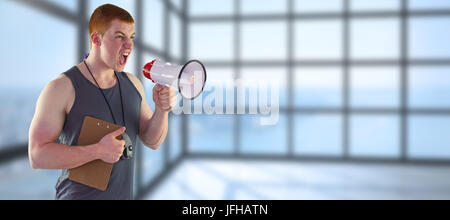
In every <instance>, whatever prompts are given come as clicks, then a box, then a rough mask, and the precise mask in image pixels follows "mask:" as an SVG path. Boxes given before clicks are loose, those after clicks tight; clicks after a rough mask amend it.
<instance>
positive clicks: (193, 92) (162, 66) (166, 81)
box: [142, 59, 206, 99]
mask: <svg viewBox="0 0 450 220" xmlns="http://www.w3.org/2000/svg"><path fill="white" fill-rule="evenodd" d="M142 73H143V74H144V76H145V77H146V78H148V79H150V80H152V81H153V82H154V83H158V84H161V85H167V86H172V87H174V88H177V89H178V91H179V92H180V94H181V96H182V97H183V98H186V99H195V98H196V97H197V96H199V95H200V94H201V93H202V92H203V88H204V87H205V83H206V69H205V66H203V64H202V63H201V62H200V61H198V60H191V61H189V62H187V63H186V64H184V65H182V66H178V65H172V64H170V63H165V62H163V61H161V60H159V59H155V60H153V61H152V62H150V63H147V64H145V66H144V69H143V70H142Z"/></svg>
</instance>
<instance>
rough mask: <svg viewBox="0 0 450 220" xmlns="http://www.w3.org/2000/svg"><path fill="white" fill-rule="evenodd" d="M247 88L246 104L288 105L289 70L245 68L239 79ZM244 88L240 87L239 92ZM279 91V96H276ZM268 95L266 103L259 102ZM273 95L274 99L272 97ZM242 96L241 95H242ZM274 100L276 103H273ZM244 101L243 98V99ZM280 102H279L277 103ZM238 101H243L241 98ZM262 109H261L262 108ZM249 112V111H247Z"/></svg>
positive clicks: (253, 105) (254, 105)
mask: <svg viewBox="0 0 450 220" xmlns="http://www.w3.org/2000/svg"><path fill="white" fill-rule="evenodd" d="M239 82H240V83H242V84H241V85H243V87H242V89H243V88H245V90H246V91H245V94H241V93H240V95H245V96H244V97H245V104H246V106H247V107H248V106H252V107H256V106H261V105H264V106H268V107H270V106H272V107H276V106H275V105H276V104H278V105H279V106H287V102H288V100H287V70H286V68H278V67H261V68H243V69H242V72H241V79H240V80H239ZM241 91H242V90H240V89H238V91H237V92H238V93H239V92H241ZM277 93H278V97H276V95H277ZM264 95H266V98H267V99H266V100H264V101H266V103H263V102H259V100H260V97H264ZM272 95H274V96H273V99H272ZM240 97H241V96H240ZM272 100H273V101H274V103H272ZM242 101H243V100H242ZM277 102H278V103H277ZM238 103H242V102H241V100H239V101H238ZM260 110H261V109H260ZM247 112H248V111H247Z"/></svg>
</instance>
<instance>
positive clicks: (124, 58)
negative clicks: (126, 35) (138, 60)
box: [120, 52, 130, 66]
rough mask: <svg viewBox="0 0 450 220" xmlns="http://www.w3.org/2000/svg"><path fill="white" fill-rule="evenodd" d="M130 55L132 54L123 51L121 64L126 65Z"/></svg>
mask: <svg viewBox="0 0 450 220" xmlns="http://www.w3.org/2000/svg"><path fill="white" fill-rule="evenodd" d="M128 56H130V53H128V52H127V53H123V54H122V55H121V58H120V65H122V66H123V65H125V64H126V63H127V60H128Z"/></svg>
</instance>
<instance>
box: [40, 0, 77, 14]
mask: <svg viewBox="0 0 450 220" xmlns="http://www.w3.org/2000/svg"><path fill="white" fill-rule="evenodd" d="M44 1H47V2H50V3H52V4H55V5H58V6H61V7H64V8H66V9H69V10H71V11H74V12H75V11H78V2H79V0H66V1H60V0H44Z"/></svg>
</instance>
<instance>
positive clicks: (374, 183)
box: [0, 158, 450, 200]
mask: <svg viewBox="0 0 450 220" xmlns="http://www.w3.org/2000/svg"><path fill="white" fill-rule="evenodd" d="M59 173H60V171H57V170H54V171H42V170H32V169H30V168H29V162H28V160H27V159H26V158H24V159H22V160H17V161H14V162H12V163H8V164H3V165H2V166H1V167H0V175H1V176H2V178H0V199H53V198H54V185H55V181H56V178H57V176H58V175H59ZM144 199H163V200H173V199H179V200H197V199H198V200H204V199H208V200H235V199H238V200H240V199H248V200H279V199H287V200H291V199H301V200H303V199H314V200H316V199H326V200H328V199H331V200H335V199H351V200H352V199H450V166H412V165H401V164H367V163H357V164H355V163H342V162H335V163H323V162H281V161H280V162H273V161H270V162H269V161H253V160H252V161H243V160H226V159H224V160H219V159H184V160H183V161H182V162H180V164H179V165H178V166H177V167H175V168H174V169H173V170H172V172H171V173H169V174H168V175H167V177H166V178H165V179H163V180H162V182H161V184H159V185H158V186H157V188H155V189H154V190H153V191H152V193H151V194H148V195H146V196H145V197H144Z"/></svg>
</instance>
